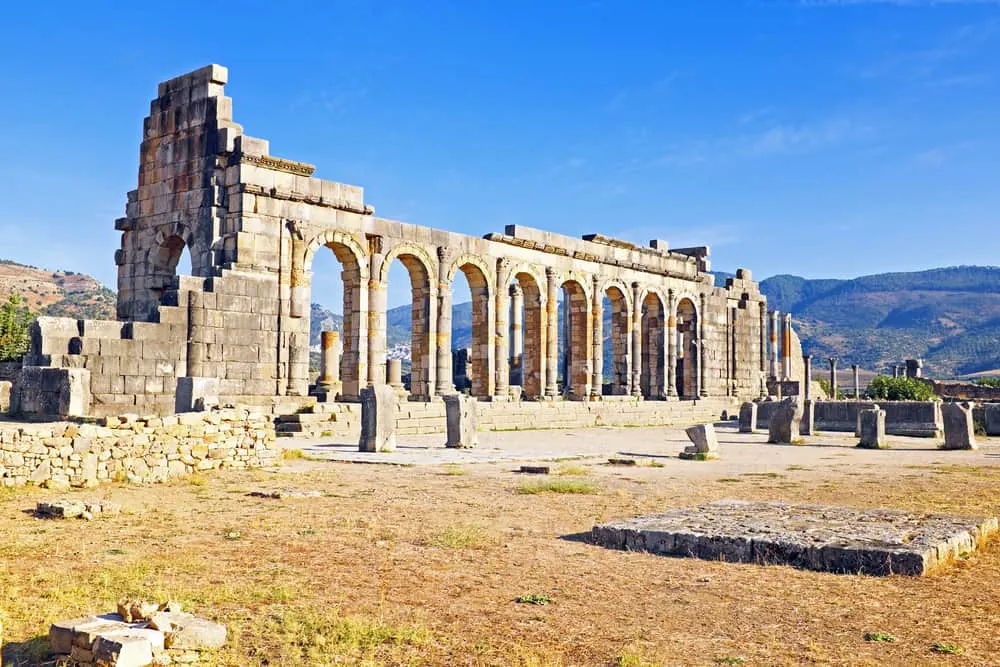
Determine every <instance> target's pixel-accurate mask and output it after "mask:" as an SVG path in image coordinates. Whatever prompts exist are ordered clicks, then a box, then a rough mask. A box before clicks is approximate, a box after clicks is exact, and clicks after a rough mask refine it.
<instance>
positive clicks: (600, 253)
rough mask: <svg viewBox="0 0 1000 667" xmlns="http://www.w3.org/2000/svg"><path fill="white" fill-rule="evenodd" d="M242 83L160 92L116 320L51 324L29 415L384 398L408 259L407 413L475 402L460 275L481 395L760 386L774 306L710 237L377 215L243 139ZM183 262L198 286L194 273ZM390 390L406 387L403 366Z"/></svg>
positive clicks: (793, 341) (716, 392)
mask: <svg viewBox="0 0 1000 667" xmlns="http://www.w3.org/2000/svg"><path fill="white" fill-rule="evenodd" d="M227 80H228V72H227V70H226V68H224V67H221V66H218V65H211V66H208V67H205V68H202V69H199V70H197V71H194V72H191V73H189V74H186V75H184V76H180V77H177V78H175V79H171V80H169V81H166V82H164V83H161V84H160V86H159V90H158V93H157V96H156V98H155V99H154V100H153V101H152V103H151V105H150V113H149V116H148V117H147V118H146V119H145V121H144V123H143V139H142V144H141V146H140V150H139V179H138V187H137V188H136V189H135V190H132V191H131V192H129V193H128V200H127V204H126V210H125V216H124V217H122V218H120V219H118V220H117V221H115V226H116V228H117V229H119V230H120V231H121V232H122V236H121V247H120V248H119V249H118V250H117V251H116V252H115V262H116V263H117V265H118V307H117V310H118V320H117V321H94V320H75V319H68V318H54V317H42V318H39V320H38V321H37V323H36V325H35V326H34V330H33V335H32V342H31V350H30V353H29V355H28V357H27V358H26V360H25V365H26V366H27V367H28V368H26V369H25V372H23V373H22V374H21V378H22V380H21V381H19V382H18V386H16V387H15V392H14V393H15V395H16V396H15V398H14V402H15V404H16V406H17V409H18V410H19V411H20V412H21V413H22V414H26V415H50V416H51V415H56V416H67V415H98V416H100V415H109V414H121V413H124V412H137V413H142V414H161V415H162V414H166V413H172V412H174V411H175V409H177V408H178V407H179V408H180V409H182V410H187V409H192V408H194V407H195V406H196V404H199V401H200V405H202V406H205V405H210V404H212V403H213V402H215V401H218V402H220V403H221V404H224V405H226V404H248V405H260V406H266V407H269V408H274V409H280V408H281V407H282V406H288V405H290V406H292V408H293V409H291V410H290V411H291V412H294V407H295V405H296V401H299V405H301V402H302V401H304V400H305V399H306V397H308V395H309V394H310V391H311V390H312V392H313V394H315V395H316V396H317V397H320V398H323V399H327V400H332V399H337V400H339V401H345V402H356V401H358V400H359V399H360V396H361V391H362V389H364V388H365V387H369V386H379V385H384V384H386V383H387V382H388V381H389V379H388V376H387V370H388V368H387V367H388V362H387V351H386V289H387V281H388V276H389V267H390V265H391V264H392V262H394V261H395V260H399V261H400V262H402V264H403V265H404V266H405V267H406V269H407V272H408V274H409V279H410V289H411V295H412V303H413V307H412V345H411V351H412V369H411V371H410V374H409V381H408V384H407V386H406V387H405V390H404V391H405V394H406V396H407V397H408V398H409V400H410V401H431V400H433V399H435V398H436V397H441V396H445V395H449V394H452V393H454V392H455V391H456V389H455V386H454V374H453V372H452V371H453V369H452V358H453V357H452V352H453V350H452V342H451V334H452V323H451V313H452V284H453V282H454V280H455V278H456V276H457V274H458V273H459V272H461V273H462V274H464V275H465V277H466V278H467V279H468V282H469V285H470V287H471V293H472V301H473V325H472V338H473V340H472V344H471V347H470V348H469V352H468V355H467V356H468V364H467V366H468V368H467V369H466V370H467V372H466V376H467V377H468V379H469V392H470V393H471V395H472V396H474V397H476V398H477V399H479V400H480V401H492V402H495V403H505V402H514V401H516V399H518V398H523V399H525V400H532V401H542V400H545V401H554V400H557V399H563V400H569V401H607V400H612V399H614V400H620V401H640V400H647V401H655V400H677V399H702V398H705V397H725V398H729V399H731V400H732V401H737V399H747V398H755V397H758V396H760V395H761V393H762V389H764V385H765V383H766V378H767V375H768V373H767V371H768V368H767V349H768V340H767V331H768V326H767V317H768V315H767V308H766V304H765V300H764V298H763V297H762V296H761V294H760V291H759V290H758V286H757V284H756V283H755V282H753V280H752V279H751V276H750V272H749V271H747V270H739V271H737V273H736V276H735V277H734V278H731V279H728V280H726V283H725V285H723V286H716V285H715V284H714V277H713V276H712V275H711V274H709V273H708V271H709V269H710V264H709V249H708V248H707V247H693V248H673V249H669V248H668V247H667V245H666V243H665V242H663V241H659V240H658V241H652V242H651V243H650V246H649V247H641V246H638V245H634V244H632V243H627V242H624V241H620V240H617V239H613V238H609V237H606V236H603V235H601V234H588V235H585V236H584V237H583V238H582V239H579V238H570V237H566V236H561V235H558V234H552V233H548V232H543V231H539V230H537V229H531V228H526V227H522V226H508V227H507V228H506V229H505V230H504V232H502V233H490V234H487V235H486V236H484V237H482V238H479V237H474V236H467V235H464V234H456V233H451V232H446V231H442V230H438V229H433V228H430V227H422V226H418V225H414V224H410V223H405V222H399V221H394V220H388V219H384V218H379V217H376V216H375V211H374V208H373V207H372V206H371V205H370V204H369V203H368V202H366V201H365V198H364V191H363V189H362V188H360V187H358V186H354V185H347V184H344V183H337V182H333V181H327V180H321V179H319V178H316V177H314V176H313V172H314V169H315V168H314V167H313V166H312V165H309V164H304V163H302V162H296V161H293V160H288V159H284V158H280V157H276V156H274V155H272V154H271V152H270V148H269V144H268V142H267V141H265V140H263V139H257V138H254V137H251V136H249V135H247V134H245V133H244V131H243V128H242V127H241V126H240V125H238V124H237V123H236V122H235V121H234V119H233V103H232V99H231V98H229V97H227V96H226V95H225V90H224V88H225V84H226V82H227ZM185 251H187V252H189V253H190V257H191V267H192V275H190V276H181V275H177V266H178V262H179V260H180V258H181V255H182V253H184V252H185ZM324 252H331V253H332V254H333V255H334V256H335V257H336V259H337V260H338V261H339V263H340V264H341V266H342V268H343V274H342V276H343V283H344V297H343V304H342V305H343V311H342V312H343V313H344V321H343V329H342V331H341V332H339V337H337V338H335V337H334V336H333V332H330V334H329V335H326V336H324V337H323V343H322V349H323V351H324V352H325V353H326V354H325V358H324V362H323V363H322V368H321V376H320V378H319V380H318V382H317V383H316V384H315V385H314V386H312V387H310V381H309V334H310V328H309V323H310V303H311V301H312V299H313V291H312V283H311V277H312V265H313V260H314V258H315V257H316V255H317V253H324ZM560 294H562V295H563V299H564V303H565V311H566V317H565V318H564V320H565V321H564V323H563V324H562V327H560V321H559V319H560V318H559V315H558V312H559V311H558V306H557V304H558V300H559V296H560ZM605 297H607V300H608V303H610V308H611V310H612V313H611V320H610V321H611V325H610V326H611V332H610V334H611V336H610V337H611V340H612V346H611V349H612V355H613V360H612V361H613V363H612V364H610V365H611V367H612V368H613V371H612V372H611V374H610V377H608V376H606V375H605V374H604V373H603V368H604V360H603V355H604V349H603V345H602V341H603V339H604V338H605V336H604V331H603V321H604V320H603V309H604V303H605ZM773 316H774V317H777V314H774V315H773ZM776 329H777V327H776V326H775V325H772V334H773V332H775V331H776ZM783 338H784V342H785V346H784V352H783V361H782V364H783V367H782V369H781V370H780V372H779V371H778V370H777V368H776V367H777V361H776V356H772V358H771V365H772V368H771V371H772V372H771V373H770V375H771V376H774V377H776V378H777V379H778V381H779V382H782V381H789V380H792V379H793V377H797V373H798V370H796V368H795V367H793V364H800V363H801V362H800V361H799V359H801V354H800V350H799V349H798V348H797V347H796V345H797V338H796V337H794V332H792V330H791V323H790V320H789V319H788V318H786V319H785V325H784V328H783ZM560 341H562V343H560ZM773 342H774V341H773V340H772V343H773ZM560 345H562V347H563V348H564V350H563V353H562V356H563V357H564V359H565V369H566V370H565V373H561V372H560ZM771 349H772V355H776V350H777V347H776V346H775V345H772V347H771ZM341 350H342V351H341ZM392 381H393V383H394V384H396V383H398V384H400V385H401V384H403V383H402V380H401V378H400V376H399V375H398V374H396V375H395V376H394V377H393V378H392ZM179 387H181V388H182V389H183V391H181V392H179ZM786 389H787V388H786ZM442 417H443V414H442Z"/></svg>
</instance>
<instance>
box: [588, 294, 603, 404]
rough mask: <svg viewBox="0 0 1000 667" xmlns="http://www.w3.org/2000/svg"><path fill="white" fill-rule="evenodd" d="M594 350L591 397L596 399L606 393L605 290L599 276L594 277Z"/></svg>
mask: <svg viewBox="0 0 1000 667" xmlns="http://www.w3.org/2000/svg"><path fill="white" fill-rule="evenodd" d="M593 319H594V336H593V339H592V340H593V344H594V352H593V355H592V356H593V358H594V359H593V362H594V367H593V369H592V370H593V377H592V379H591V381H590V397H591V398H593V399H596V398H598V397H600V396H601V395H602V394H603V393H604V292H602V291H601V288H600V285H599V283H598V281H597V278H596V277H595V278H594V298H593Z"/></svg>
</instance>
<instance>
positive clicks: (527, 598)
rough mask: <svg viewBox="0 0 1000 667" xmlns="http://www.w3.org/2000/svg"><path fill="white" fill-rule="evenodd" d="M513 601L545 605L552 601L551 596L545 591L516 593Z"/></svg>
mask: <svg viewBox="0 0 1000 667" xmlns="http://www.w3.org/2000/svg"><path fill="white" fill-rule="evenodd" d="M514 602H517V603H518V604H535V605H540V606H545V605H547V604H548V603H550V602H552V598H551V597H549V596H548V595H546V594H545V593H527V594H525V595H518V596H517V597H516V598H514Z"/></svg>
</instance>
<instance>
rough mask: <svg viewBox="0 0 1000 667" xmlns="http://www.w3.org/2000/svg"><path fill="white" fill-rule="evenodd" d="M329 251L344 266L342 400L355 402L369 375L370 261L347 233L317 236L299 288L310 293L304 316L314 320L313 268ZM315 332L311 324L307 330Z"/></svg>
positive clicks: (305, 255) (307, 255)
mask: <svg viewBox="0 0 1000 667" xmlns="http://www.w3.org/2000/svg"><path fill="white" fill-rule="evenodd" d="M323 247H326V248H329V249H330V251H331V252H333V254H334V256H335V257H336V258H337V261H339V262H340V265H341V267H342V272H341V274H340V275H341V282H342V284H343V287H344V293H343V300H342V304H341V305H342V310H341V313H342V314H343V323H342V325H341V344H342V347H343V353H342V354H341V356H340V366H339V369H337V372H338V375H337V380H338V381H339V382H340V383H341V389H340V397H341V399H342V400H347V401H355V400H358V398H359V397H360V392H361V387H362V386H364V384H365V383H366V381H367V376H368V293H367V290H366V288H367V282H368V260H367V257H366V253H365V251H364V249H363V248H362V246H361V244H360V243H358V241H357V239H356V238H354V237H353V236H352V235H350V234H345V233H344V232H340V231H335V230H332V229H327V230H324V231H322V232H320V233H319V234H317V235H316V236H315V237H314V238H313V239H312V240H310V241H309V243H308V244H306V247H305V251H304V252H303V253H302V272H301V276H300V277H299V278H298V280H297V282H298V283H299V285H297V286H296V288H301V289H304V290H305V291H307V295H305V298H304V299H303V301H304V302H305V304H306V307H305V308H304V309H303V311H304V313H309V315H308V316H307V317H311V311H312V309H311V308H310V307H308V304H311V303H312V302H313V301H314V298H313V296H314V294H313V285H312V266H313V260H314V259H315V257H316V253H317V252H318V251H319V249H320V248H323ZM305 330H306V331H310V330H311V323H310V326H309V327H306V329H305Z"/></svg>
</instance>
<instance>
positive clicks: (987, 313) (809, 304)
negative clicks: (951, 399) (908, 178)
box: [761, 266, 1000, 377]
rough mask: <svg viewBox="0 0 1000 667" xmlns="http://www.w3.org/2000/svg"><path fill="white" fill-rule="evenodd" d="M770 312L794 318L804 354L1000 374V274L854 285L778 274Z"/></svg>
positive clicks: (941, 371)
mask: <svg viewBox="0 0 1000 667" xmlns="http://www.w3.org/2000/svg"><path fill="white" fill-rule="evenodd" d="M761 291H762V292H763V293H764V294H765V295H766V296H767V299H768V307H770V308H777V309H778V310H781V311H782V312H791V313H792V316H793V317H794V319H795V321H796V322H797V323H798V331H799V333H800V336H801V337H802V344H803V349H804V351H805V352H807V353H809V354H813V355H816V356H818V357H823V358H825V357H829V356H839V357H840V358H841V360H842V363H846V364H851V363H856V364H859V365H861V366H862V367H864V368H867V369H870V370H876V371H880V370H884V368H885V367H886V366H887V365H889V364H891V363H893V362H895V363H899V362H901V361H902V360H903V359H907V358H916V357H922V358H923V359H924V360H925V361H926V366H925V372H927V374H929V375H936V376H941V377H945V376H954V375H963V374H968V373H974V372H977V371H982V370H990V369H995V368H1000V268H998V267H984V266H958V267H950V268H941V269H931V270H928V271H916V272H911V273H884V274H877V275H871V276H863V277H861V278H855V279H853V280H809V279H805V278H800V277H798V276H788V275H779V276H774V277H772V278H767V279H766V280H764V281H762V282H761Z"/></svg>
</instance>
